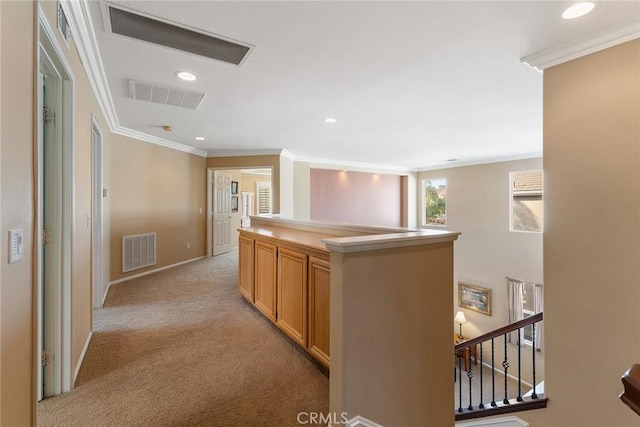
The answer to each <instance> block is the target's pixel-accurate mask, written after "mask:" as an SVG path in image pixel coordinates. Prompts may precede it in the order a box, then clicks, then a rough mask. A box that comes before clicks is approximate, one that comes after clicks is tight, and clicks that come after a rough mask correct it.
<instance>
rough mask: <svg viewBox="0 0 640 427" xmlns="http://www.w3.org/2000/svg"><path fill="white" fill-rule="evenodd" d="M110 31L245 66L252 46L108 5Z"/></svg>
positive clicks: (107, 22)
mask: <svg viewBox="0 0 640 427" xmlns="http://www.w3.org/2000/svg"><path fill="white" fill-rule="evenodd" d="M106 11H107V13H106V14H107V19H105V26H106V28H107V31H109V30H110V31H111V32H112V33H114V34H120V35H123V36H126V37H131V38H133V39H136V40H142V41H145V42H149V43H153V44H157V45H160V46H165V47H169V48H172V49H177V50H181V51H183V52H189V53H193V54H196V55H201V56H206V57H207V58H211V59H216V60H218V61H223V62H227V63H230V64H235V65H242V63H243V62H244V61H245V60H246V59H247V57H248V55H249V53H250V52H251V51H252V49H253V46H252V45H250V44H246V43H241V42H238V41H235V40H231V39H227V38H224V37H221V36H218V35H214V34H206V33H204V32H200V31H194V30H191V29H187V28H184V27H179V26H177V25H174V24H170V23H168V22H165V21H160V20H158V19H154V18H151V17H148V16H144V15H142V14H138V13H133V12H131V11H126V10H123V9H118V8H116V7H113V6H111V5H106Z"/></svg>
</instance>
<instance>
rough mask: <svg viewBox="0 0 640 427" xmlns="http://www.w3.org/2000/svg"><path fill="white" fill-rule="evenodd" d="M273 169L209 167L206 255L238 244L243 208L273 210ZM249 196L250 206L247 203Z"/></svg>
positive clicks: (259, 211)
mask: <svg viewBox="0 0 640 427" xmlns="http://www.w3.org/2000/svg"><path fill="white" fill-rule="evenodd" d="M272 176H273V170H272V168H271V167H270V166H264V167H251V168H249V167H247V168H211V169H208V171H207V255H208V256H215V255H220V254H223V253H226V252H229V251H231V250H232V249H234V248H236V247H237V246H238V232H237V229H238V228H240V227H241V224H243V223H245V221H243V216H242V215H243V212H251V214H252V215H253V214H271V213H272V211H273V208H272V206H273V196H272V191H271V188H272ZM248 200H250V201H251V202H250V203H251V206H246V203H247V201H248Z"/></svg>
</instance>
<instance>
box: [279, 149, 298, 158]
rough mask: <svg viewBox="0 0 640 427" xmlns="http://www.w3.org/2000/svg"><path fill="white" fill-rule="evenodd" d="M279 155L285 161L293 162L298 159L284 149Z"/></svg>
mask: <svg viewBox="0 0 640 427" xmlns="http://www.w3.org/2000/svg"><path fill="white" fill-rule="evenodd" d="M280 155H281V156H282V157H286V158H287V159H289V160H293V161H295V160H296V159H297V158H298V157H297V156H296V155H295V154H293V153H292V152H291V151H289V150H287V149H286V148H285V149H283V150H282V151H281V152H280Z"/></svg>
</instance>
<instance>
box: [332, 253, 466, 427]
mask: <svg viewBox="0 0 640 427" xmlns="http://www.w3.org/2000/svg"><path fill="white" fill-rule="evenodd" d="M453 252H454V251H453V242H447V243H435V244H424V245H419V246H408V247H400V248H390V249H379V250H373V251H367V252H355V253H338V252H331V376H330V401H329V405H330V412H332V413H336V414H338V416H340V414H342V413H343V412H346V413H347V418H348V419H350V418H353V417H355V416H357V415H361V416H363V417H365V418H368V419H370V420H372V421H375V422H376V423H379V424H381V425H384V426H451V425H453V423H454V414H453V407H454V394H453V393H454V381H453V379H452V378H451V376H452V374H453V366H452V364H453V353H452V347H451V330H450V325H451V319H453V312H452V310H451V307H452V303H453V294H452V293H451V281H452V278H453Z"/></svg>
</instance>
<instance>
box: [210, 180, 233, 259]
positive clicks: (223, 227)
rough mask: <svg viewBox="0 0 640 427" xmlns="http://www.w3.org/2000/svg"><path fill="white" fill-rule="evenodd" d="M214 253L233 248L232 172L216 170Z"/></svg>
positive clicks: (214, 186)
mask: <svg viewBox="0 0 640 427" xmlns="http://www.w3.org/2000/svg"><path fill="white" fill-rule="evenodd" d="M212 189H213V198H212V199H213V206H212V208H213V209H212V211H213V221H212V223H213V227H212V231H213V234H212V236H211V241H212V245H211V246H213V251H212V252H213V255H214V256H215V255H220V254H223V253H225V252H229V251H230V250H231V174H229V173H226V172H224V171H215V172H214V174H213V186H212Z"/></svg>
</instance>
